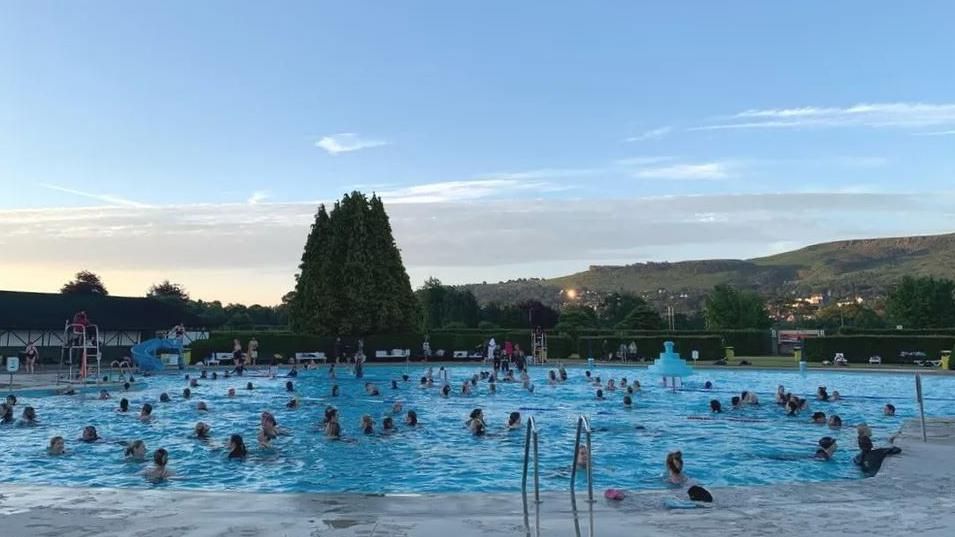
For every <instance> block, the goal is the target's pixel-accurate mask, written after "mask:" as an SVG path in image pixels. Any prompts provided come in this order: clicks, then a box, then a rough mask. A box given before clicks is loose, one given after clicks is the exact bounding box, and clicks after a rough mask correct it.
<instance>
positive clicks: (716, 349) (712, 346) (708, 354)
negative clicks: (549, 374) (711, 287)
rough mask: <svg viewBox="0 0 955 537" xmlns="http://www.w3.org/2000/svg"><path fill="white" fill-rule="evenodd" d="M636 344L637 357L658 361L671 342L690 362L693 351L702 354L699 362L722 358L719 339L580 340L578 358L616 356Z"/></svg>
mask: <svg viewBox="0 0 955 537" xmlns="http://www.w3.org/2000/svg"><path fill="white" fill-rule="evenodd" d="M631 341H633V342H636V344H637V354H638V355H640V356H643V357H647V358H656V357H657V356H658V355H659V354H660V353H661V352H663V342H665V341H672V342H673V343H674V350H675V351H676V352H678V353H680V354H681V357H682V358H685V359H690V357H691V353H692V352H693V351H699V352H700V360H718V359H720V358H722V357H723V339H722V338H721V337H719V336H713V335H709V336H676V337H671V336H665V335H661V336H629V337H612V336H606V337H605V336H581V337H580V338H578V341H577V354H579V355H580V357H581V358H586V357H588V354H589V351H593V357H594V358H604V357H606V356H607V353H610V352H616V351H617V349H618V348H619V347H620V344H621V343H623V344H626V345H629V344H630V342H631Z"/></svg>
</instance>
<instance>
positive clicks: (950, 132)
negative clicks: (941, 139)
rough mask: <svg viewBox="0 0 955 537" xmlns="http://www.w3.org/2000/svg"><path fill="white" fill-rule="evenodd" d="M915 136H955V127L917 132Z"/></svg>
mask: <svg viewBox="0 0 955 537" xmlns="http://www.w3.org/2000/svg"><path fill="white" fill-rule="evenodd" d="M912 135H913V136H955V129H952V130H948V131H932V132H915V133H912Z"/></svg>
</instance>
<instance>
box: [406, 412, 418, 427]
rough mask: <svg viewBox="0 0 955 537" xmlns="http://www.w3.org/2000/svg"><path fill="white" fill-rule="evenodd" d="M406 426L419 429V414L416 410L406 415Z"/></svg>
mask: <svg viewBox="0 0 955 537" xmlns="http://www.w3.org/2000/svg"><path fill="white" fill-rule="evenodd" d="M405 425H410V426H411V427H417V425H418V413H417V412H415V411H414V410H409V411H408V413H407V414H406V415H405Z"/></svg>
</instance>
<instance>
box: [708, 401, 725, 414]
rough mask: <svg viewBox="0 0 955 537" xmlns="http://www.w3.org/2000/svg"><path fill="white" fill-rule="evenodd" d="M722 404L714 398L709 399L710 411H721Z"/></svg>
mask: <svg viewBox="0 0 955 537" xmlns="http://www.w3.org/2000/svg"><path fill="white" fill-rule="evenodd" d="M722 411H723V405H722V404H720V402H719V401H718V400H716V399H712V400H710V412H722Z"/></svg>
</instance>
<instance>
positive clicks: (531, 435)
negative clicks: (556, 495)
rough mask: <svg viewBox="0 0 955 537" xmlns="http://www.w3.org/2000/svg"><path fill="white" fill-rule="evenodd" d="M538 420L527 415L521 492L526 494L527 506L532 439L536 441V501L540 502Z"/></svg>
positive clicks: (525, 502) (525, 501)
mask: <svg viewBox="0 0 955 537" xmlns="http://www.w3.org/2000/svg"><path fill="white" fill-rule="evenodd" d="M537 438H538V434H537V422H536V421H535V420H534V416H528V417H527V434H526V436H525V437H524V474H523V477H522V478H521V493H522V494H523V496H524V505H525V507H526V506H527V467H528V464H529V462H530V461H529V459H530V451H531V441H533V442H534V502H535V503H540V501H541V496H540V462H539V457H538V450H537V443H538V440H537Z"/></svg>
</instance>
